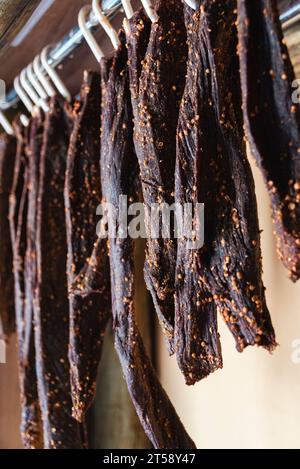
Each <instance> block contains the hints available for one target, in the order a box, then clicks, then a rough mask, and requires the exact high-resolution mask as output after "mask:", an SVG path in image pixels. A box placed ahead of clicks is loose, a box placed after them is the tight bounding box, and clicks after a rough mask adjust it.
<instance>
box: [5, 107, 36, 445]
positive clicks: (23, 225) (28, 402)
mask: <svg viewBox="0 0 300 469" xmlns="http://www.w3.org/2000/svg"><path fill="white" fill-rule="evenodd" d="M41 117H42V116H37V117H33V118H32V119H31V123H30V129H29V130H27V129H26V128H24V127H23V126H22V124H21V123H20V122H19V121H17V122H16V123H15V125H14V129H15V133H16V137H17V152H16V162H15V168H14V178H13V185H12V191H11V194H10V207H9V220H10V233H11V241H12V246H13V273H14V283H15V285H14V287H15V309H16V330H17V336H18V366H19V382H20V391H21V428H20V430H21V437H22V441H23V444H24V447H25V448H26V449H42V448H43V433H42V421H41V411H40V405H39V400H38V391H37V377H36V370H35V348H34V325H33V317H32V307H33V304H32V297H28V298H26V297H25V257H26V249H27V216H28V197H29V187H30V186H31V187H36V186H37V180H36V179H35V175H36V174H32V175H31V180H30V179H29V159H28V153H29V154H30V159H34V160H37V159H38V158H39V154H38V155H37V154H36V152H34V149H36V150H37V151H38V152H39V150H40V145H38V146H35V145H34V144H33V140H34V141H35V142H36V141H37V140H40V142H41V138H40V136H38V134H37V131H41V130H42V122H41ZM32 139H33V140H32ZM36 139H37V140H36ZM28 140H29V141H28ZM30 150H32V152H30ZM31 209H32V207H31ZM26 302H30V304H31V310H30V309H27V312H30V314H29V317H26V315H25V311H26V308H25V305H26Z"/></svg>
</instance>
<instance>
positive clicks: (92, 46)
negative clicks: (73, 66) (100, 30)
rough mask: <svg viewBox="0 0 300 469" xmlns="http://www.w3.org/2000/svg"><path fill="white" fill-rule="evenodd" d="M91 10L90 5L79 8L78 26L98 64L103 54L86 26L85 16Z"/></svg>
mask: <svg viewBox="0 0 300 469" xmlns="http://www.w3.org/2000/svg"><path fill="white" fill-rule="evenodd" d="M91 10H92V7H90V5H85V6H84V7H82V8H81V10H80V11H79V14H78V26H79V29H80V31H81V32H82V34H83V37H84V38H85V40H86V42H87V43H88V45H89V47H90V49H91V51H92V52H93V54H94V56H95V58H96V60H97V62H99V63H100V62H101V59H102V58H103V57H104V53H103V51H102V49H101V47H100V46H99V44H98V43H97V42H96V40H95V38H94V36H93V35H92V33H91V31H90V30H89V29H88V27H87V25H86V20H87V16H88V14H89V13H90V12H91Z"/></svg>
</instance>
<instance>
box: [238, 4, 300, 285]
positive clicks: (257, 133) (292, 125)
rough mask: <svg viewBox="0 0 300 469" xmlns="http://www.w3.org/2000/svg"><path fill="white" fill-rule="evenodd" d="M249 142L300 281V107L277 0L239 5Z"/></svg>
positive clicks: (282, 252)
mask: <svg viewBox="0 0 300 469" xmlns="http://www.w3.org/2000/svg"><path fill="white" fill-rule="evenodd" d="M237 4H238V36H239V48H238V52H239V57H240V69H241V82H242V92H243V111H244V123H245V132H246V137H247V140H248V142H249V145H250V150H251V153H252V154H253V156H254V158H255V160H256V163H257V165H258V166H259V168H260V169H261V171H262V174H263V177H264V179H265V182H266V185H267V189H268V192H269V196H270V201H271V207H272V215H273V221H274V228H275V235H276V241H277V251H278V254H279V257H280V259H281V260H282V262H283V264H284V265H285V267H286V268H287V269H288V271H289V276H290V278H291V279H292V280H293V281H296V280H298V279H299V278H300V106H299V102H297V101H295V102H293V100H292V96H293V91H294V89H293V88H292V84H293V81H294V79H295V74H294V70H293V66H292V63H291V60H290V57H289V52H288V49H287V47H286V44H285V42H284V38H283V33H282V29H281V25H280V20H279V13H278V9H277V2H276V1H275V0H258V1H256V2H253V1H251V0H238V2H237Z"/></svg>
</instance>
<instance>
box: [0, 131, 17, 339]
mask: <svg viewBox="0 0 300 469" xmlns="http://www.w3.org/2000/svg"><path fill="white" fill-rule="evenodd" d="M15 156H16V139H15V137H11V136H9V135H7V134H1V135H0V322H1V329H2V331H0V334H1V333H3V337H6V338H7V337H8V336H9V335H10V334H11V333H12V332H14V331H15V304H14V278H13V273H12V246H11V240H10V231H9V230H10V229H9V221H8V212H9V194H10V191H11V188H12V182H13V173H14V164H15Z"/></svg>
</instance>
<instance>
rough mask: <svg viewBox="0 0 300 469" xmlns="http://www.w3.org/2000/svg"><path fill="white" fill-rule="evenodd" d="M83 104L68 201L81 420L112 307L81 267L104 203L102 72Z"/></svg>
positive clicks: (88, 85) (71, 154) (72, 355)
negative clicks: (91, 285) (87, 283)
mask: <svg viewBox="0 0 300 469" xmlns="http://www.w3.org/2000/svg"><path fill="white" fill-rule="evenodd" d="M78 106H79V109H78V110H77V112H76V110H75V112H76V114H75V122H74V129H73V132H72V135H71V139H70V146H69V151H68V158H67V171H66V181H65V207H66V225H67V238H68V264H67V271H68V286H69V302H70V348H69V359H70V365H71V389H72V399H73V416H74V418H76V419H77V420H78V421H80V422H81V421H83V419H84V415H85V413H86V411H87V409H88V408H89V407H90V405H91V403H92V401H93V399H94V395H95V390H96V377H97V369H98V364H99V361H100V358H101V352H102V344H103V336H104V333H105V329H106V326H107V322H108V319H109V317H110V312H111V307H110V302H109V300H108V297H109V292H106V291H105V289H103V292H102V294H101V293H96V292H91V293H87V294H86V291H85V288H86V287H85V281H84V280H83V281H82V270H83V269H84V268H85V265H86V262H89V261H90V258H91V255H92V253H93V249H94V244H95V239H96V224H97V215H96V210H97V207H98V205H99V204H100V203H101V182H100V165H99V154H100V125H101V86H100V74H99V73H92V72H85V74H84V80H83V84H82V88H81V99H80V103H79V104H78ZM99 254H101V253H99ZM74 285H76V287H75V289H76V291H78V293H76V291H74ZM81 290H83V293H81Z"/></svg>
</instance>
